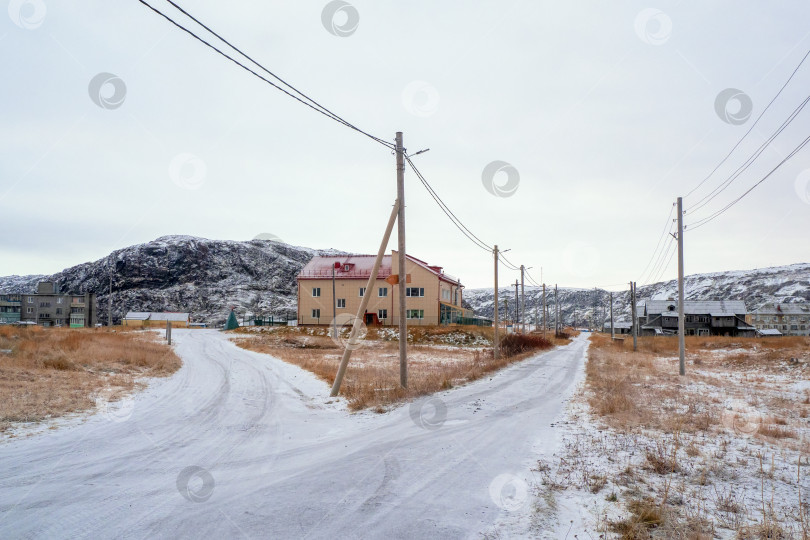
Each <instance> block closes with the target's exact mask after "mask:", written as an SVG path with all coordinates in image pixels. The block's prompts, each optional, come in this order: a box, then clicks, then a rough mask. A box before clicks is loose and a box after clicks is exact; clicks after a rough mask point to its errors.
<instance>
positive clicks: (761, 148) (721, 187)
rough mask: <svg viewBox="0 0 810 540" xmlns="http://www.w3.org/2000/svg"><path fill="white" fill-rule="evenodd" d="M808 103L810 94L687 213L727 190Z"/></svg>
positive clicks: (698, 208) (699, 207)
mask: <svg viewBox="0 0 810 540" xmlns="http://www.w3.org/2000/svg"><path fill="white" fill-rule="evenodd" d="M808 103H810V96H807V97H806V98H805V99H804V101H802V102H801V103H800V104H799V106H798V107H796V108H795V109H794V110H793V112H792V113H791V114H790V116H788V118H787V119H786V120H785V121H784V122H782V125H780V126H779V128H778V129H777V130H776V131H775V132H774V133H772V134H771V135H770V137H768V138H767V139H766V140H765V142H763V143H762V144H761V145H760V146H759V148H757V150H756V151H755V152H754V153H753V154H752V155H751V156H749V158H748V159H747V160H746V161H745V162H744V163H743V164H742V165H740V166H739V167H738V168H737V170H736V171H734V173H733V174H732V175H731V176H729V177H728V178H727V179H726V180H725V181H724V182H723V183H722V184H720V185H719V186H717V187H716V188H714V189H713V190H712V191H711V192H710V193H709V194H708V195H706V196H704V197H703V198H702V199H700V200H699V201H698V202H696V203H695V204H694V205H693V206H692V208H690V209H689V210H688V211H687V212H686V213H692V212H695V211H697V210H700V209H701V208H703V207H704V206H706V205H707V204H709V203H710V202H711V201H712V200H713V199H714V198H716V197H717V196H718V195H720V194H721V193H722V192H723V191H725V190H726V189H727V188H728V187H729V186H730V185H731V184H732V183H733V182H734V181H735V180H736V179H737V178H739V176H740V175H741V174H742V173H743V172H745V171H746V170H748V167H750V166H751V165H752V164H753V163H754V161H756V160H757V158H759V156H760V155H762V153H763V152H764V151H765V149H766V148H768V146H770V144H771V143H772V142H773V141H774V139H776V137H778V136H779V135H780V134H781V133H782V132H783V131H784V130H785V129H786V128H787V127H788V126H789V125H790V124H791V123H793V120H795V119H796V117H797V116H798V115H799V113H800V112H801V111H802V110H803V109H804V107H805V106H806V105H807V104H808Z"/></svg>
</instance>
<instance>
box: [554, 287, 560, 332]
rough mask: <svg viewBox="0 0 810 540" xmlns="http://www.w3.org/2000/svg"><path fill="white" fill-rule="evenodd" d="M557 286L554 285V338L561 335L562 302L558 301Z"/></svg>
mask: <svg viewBox="0 0 810 540" xmlns="http://www.w3.org/2000/svg"><path fill="white" fill-rule="evenodd" d="M557 298H558V297H557V284H556V283H555V284H554V336H559V335H560V302H559V301H558V300H557Z"/></svg>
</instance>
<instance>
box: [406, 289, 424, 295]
mask: <svg viewBox="0 0 810 540" xmlns="http://www.w3.org/2000/svg"><path fill="white" fill-rule="evenodd" d="M405 296H425V289H424V287H408V288H407V289H405Z"/></svg>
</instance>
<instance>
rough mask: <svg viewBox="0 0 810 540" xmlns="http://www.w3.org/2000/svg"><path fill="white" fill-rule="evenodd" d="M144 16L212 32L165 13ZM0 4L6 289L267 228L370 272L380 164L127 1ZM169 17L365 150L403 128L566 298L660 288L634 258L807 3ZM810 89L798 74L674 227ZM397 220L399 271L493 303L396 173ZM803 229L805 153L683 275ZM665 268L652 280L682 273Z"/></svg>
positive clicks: (759, 99)
mask: <svg viewBox="0 0 810 540" xmlns="http://www.w3.org/2000/svg"><path fill="white" fill-rule="evenodd" d="M149 1H150V3H152V4H153V5H154V6H156V7H158V8H159V9H161V10H164V11H165V12H166V13H168V14H170V15H171V16H172V17H175V18H176V19H177V20H179V21H182V22H183V24H186V25H188V26H189V27H190V28H193V29H194V30H195V31H199V32H200V33H201V35H206V34H205V32H204V30H201V29H200V28H199V27H197V26H196V25H194V23H192V22H190V21H188V20H187V19H184V17H183V15H182V14H180V13H179V12H178V11H176V10H175V9H174V8H173V7H171V6H170V5H169V4H168V3H166V2H165V0H149ZM5 2H6V3H7V4H9V6H8V16H5V15H2V16H0V63H1V64H0V67H1V68H2V73H3V78H2V85H0V111H2V125H3V129H2V131H0V137H2V141H0V231H2V232H1V233H0V238H2V240H1V241H0V275H9V274H29V273H52V272H56V271H59V270H61V269H63V268H65V267H68V266H72V265H74V264H78V263H82V262H85V261H90V260H96V259H98V258H101V257H103V256H105V255H106V254H108V253H109V252H110V251H112V250H113V249H117V248H121V247H125V246H128V245H132V244H137V243H142V242H147V241H149V240H152V239H155V238H157V237H159V236H163V235H168V234H186V235H195V236H201V237H206V238H212V239H232V240H249V239H251V238H253V237H255V236H256V235H258V234H260V233H270V234H274V235H276V236H278V237H279V238H281V239H283V240H284V241H286V242H287V243H290V244H295V245H301V246H308V247H313V248H336V249H341V250H346V251H352V252H361V253H374V252H375V251H376V249H377V247H378V245H379V241H380V238H381V235H382V230H383V227H384V225H385V222H386V220H387V216H388V214H389V212H390V207H391V204H392V203H393V200H394V198H395V196H396V178H395V162H394V156H393V155H392V154H391V152H390V151H389V150H388V149H386V148H384V147H383V146H381V145H379V144H377V143H376V142H374V141H372V140H370V139H368V138H366V137H364V136H362V135H359V134H357V133H355V132H353V131H351V130H349V129H347V128H345V127H344V126H341V125H339V124H337V123H336V122H334V121H332V120H329V119H327V118H325V117H324V116H322V115H320V114H317V113H315V112H313V111H312V110H311V109H309V108H307V107H305V106H303V105H301V104H300V103H298V102H296V101H294V100H292V99H290V98H289V97H287V96H285V95H284V94H282V93H280V92H279V91H277V90H275V89H274V88H272V87H270V86H269V85H267V84H266V83H264V82H262V81H260V80H258V79H256V78H255V77H253V76H252V75H250V74H249V73H247V72H245V71H244V70H242V69H240V68H238V67H237V66H235V65H233V64H231V63H230V62H229V61H227V60H225V59H223V58H222V57H220V56H218V55H217V54H215V53H214V52H213V51H211V50H210V49H208V48H206V47H205V46H203V45H202V44H200V43H199V42H197V41H195V40H194V39H193V38H191V37H189V36H188V35H186V34H184V33H183V32H181V31H179V30H178V29H177V28H175V27H173V26H171V25H170V24H169V23H168V22H167V21H165V20H164V19H162V18H160V17H159V16H157V15H156V14H154V13H153V12H152V11H150V10H148V9H147V8H146V7H145V6H143V5H142V4H141V3H139V2H138V1H136V0H126V1H125V0H103V1H102V0H97V1H91V0H83V1H69V0H59V1H56V0H41V1H40V0H37V1H19V0H14V1H12V2H10V3H9V2H8V0H5ZM179 3H180V4H181V5H182V6H184V7H186V8H187V9H188V10H189V11H190V12H192V13H193V14H194V15H195V16H197V17H198V18H200V19H201V20H202V21H203V22H206V23H207V24H209V25H210V26H211V27H212V28H214V29H216V30H217V31H219V32H220V33H221V34H223V35H224V36H225V37H227V38H228V39H230V40H231V41H233V42H234V43H235V44H236V45H238V46H239V47H241V48H242V49H243V50H245V51H246V52H249V54H251V55H252V56H253V57H254V58H255V59H257V60H259V61H260V62H262V63H263V64H264V65H265V66H266V67H267V68H268V69H270V70H271V71H274V72H275V73H276V74H278V75H279V76H281V77H283V78H285V79H286V80H287V81H288V82H291V83H292V84H294V85H296V86H297V87H298V88H300V89H301V90H303V91H305V92H306V93H308V94H309V95H310V96H312V97H313V98H315V99H316V100H318V101H319V102H321V103H322V104H324V105H326V106H328V107H329V108H330V109H332V110H333V111H335V112H337V113H339V114H340V115H342V116H344V117H345V118H346V119H348V120H349V121H350V122H352V123H354V124H356V125H357V126H359V127H361V128H362V129H364V130H366V131H368V132H370V133H372V134H374V135H376V136H378V137H381V138H384V139H387V140H393V138H394V133H395V132H396V131H403V132H404V137H405V146H406V147H407V149H408V151H409V152H410V153H414V152H416V151H418V150H421V149H423V148H430V151H429V152H427V153H425V154H421V155H419V156H417V157H415V158H414V160H415V163H416V164H417V166H418V167H419V168H420V170H421V171H422V173H423V174H424V175H425V176H426V178H427V179H428V181H429V182H430V183H431V184H432V186H433V188H434V189H435V190H436V191H437V193H438V194H439V195H440V196H441V197H442V198H443V199H444V200H445V202H446V203H447V204H448V205H449V206H450V208H451V209H452V210H453V212H455V213H456V215H458V217H459V218H460V219H461V220H462V221H463V222H464V223H465V224H466V225H467V226H468V227H469V228H470V229H471V230H472V231H473V232H474V233H475V234H476V235H478V236H479V237H480V238H481V239H482V240H484V241H485V242H486V243H487V244H498V245H499V246H500V247H501V248H502V249H510V250H511V251H509V252H507V253H506V256H507V257H508V258H509V259H510V260H511V261H512V262H514V263H516V264H525V265H526V266H531V267H533V268H532V269H531V270H530V272H531V275H532V276H533V277H534V278H535V279H536V280H540V268H541V267H542V268H543V280H544V281H546V282H547V283H552V284H553V283H555V282H556V283H559V284H561V285H567V286H581V287H593V286H602V287H606V288H610V289H617V288H622V287H623V285H622V284H624V283H626V282H627V281H629V280H631V279H635V280H638V281H639V284H642V283H643V282H644V281H646V280H648V279H651V278H652V277H655V276H651V277H650V276H648V275H649V274H652V272H650V271H649V266H652V265H648V262H649V261H650V259H651V258H652V256H653V254H654V250H655V248H656V242H657V241H658V240H659V238H660V237H661V235H662V232H663V231H664V229H665V227H666V225H667V223H666V220H667V216H668V213H669V212H670V210H671V209H672V203H673V202H674V201H675V198H676V197H677V196H679V195H681V196H686V194H687V193H688V192H690V191H692V190H693V188H695V186H697V185H698V184H699V182H700V181H701V180H703V179H704V178H705V177H706V175H707V174H708V173H709V172H711V170H712V169H713V168H714V167H715V166H716V165H717V164H718V163H719V162H720V160H721V159H722V158H723V157H724V156H725V155H726V153H727V152H728V151H729V150H730V149H731V147H732V146H733V145H734V144H735V143H736V142H737V141H738V140H739V139H740V137H742V135H743V134H744V133H745V132H746V131H747V130H748V129H749V128H751V126H752V125H753V123H754V121H755V120H756V118H757V117H758V116H759V114H760V113H762V111H763V109H764V108H765V106H766V105H767V104H768V102H769V101H770V100H771V99H772V98H773V96H774V95H776V93H777V92H778V91H779V89H780V87H781V86H782V85H783V84H784V83H785V81H786V80H787V78H788V77H789V76H790V74H791V72H792V71H793V70H794V69H795V68H796V66H797V65H798V64H799V62H800V61H801V59H802V57H803V56H804V55H805V54H806V53H807V51H808V49H810V30H809V29H808V27H807V21H808V20H810V4H808V3H806V2H778V3H775V2H759V1H745V2H741V1H723V2H720V1H718V2H714V1H713V2H659V3H657V4H650V3H648V2H633V1H628V2H604V1H590V2H584V1H582V2H559V1H557V2H545V1H544V2H540V1H504V0H501V1H497V2H495V1H492V2H474V1H469V0H468V1H463V2H462V1H460V0H458V1H444V2H435V1H409V2H385V1H380V0H376V1H371V0H352V1H351V4H346V3H343V4H334V3H327V2H326V1H321V0H318V1H296V2H293V1H288V2H270V1H244V0H231V1H228V2H213V1H209V2H202V1H196V2H192V1H190V0H180V1H179ZM330 10H331V11H330ZM330 12H335V13H334V17H331V16H330ZM355 23H356V24H355ZM206 38H207V39H208V38H210V36H208V35H206ZM105 73H107V74H110V75H101V76H100V77H98V75H99V74H105ZM809 87H810V60H808V61H807V63H806V64H805V65H803V66H802V68H801V69H800V70H799V71H798V72H797V73H796V75H795V77H794V79H793V81H792V82H791V83H790V84H789V85H788V86H787V87H786V89H785V90H784V92H783V93H782V95H781V96H780V97H779V98H778V99H777V100H776V102H775V103H774V104H773V105H772V106H771V108H770V109H769V110H768V111H767V112H766V113H765V115H764V116H763V117H762V119H761V120H760V121H759V123H758V124H757V125H756V127H755V128H754V129H753V130H752V131H751V134H750V135H749V136H748V137H747V138H746V139H745V141H744V142H743V143H742V144H741V145H740V147H739V148H738V150H737V151H736V152H735V153H734V154H732V156H731V158H729V160H728V161H727V162H726V163H725V164H724V165H723V166H721V167H720V168H719V170H718V171H717V173H715V175H714V176H712V177H711V178H710V179H709V180H708V181H706V182H705V183H704V184H703V185H702V186H701V187H700V188H698V189H697V190H696V191H694V192H693V193H692V194H691V195H690V196H689V197H687V198H686V199H685V207H686V208H687V210H688V209H690V207H692V206H693V205H694V204H695V203H697V202H698V201H700V199H701V198H703V197H704V196H705V195H707V194H709V193H710V192H711V191H712V190H713V189H715V188H716V187H717V186H719V185H720V184H721V183H722V182H723V181H724V180H726V179H727V178H728V177H729V175H730V174H731V173H733V172H734V170H735V169H737V168H738V167H739V166H740V165H741V164H742V163H743V162H744V161H745V160H746V159H747V158H748V157H749V156H750V155H751V154H752V153H753V152H754V151H755V150H756V149H757V147H759V146H760V145H761V144H762V143H763V141H765V139H766V138H767V137H768V136H769V135H770V134H771V133H772V132H773V131H774V130H775V129H776V128H777V127H778V126H779V125H780V124H781V123H782V122H783V121H784V120H785V119H786V118H787V117H788V115H789V114H790V112H791V111H793V109H794V108H795V107H797V106H798V105H799V103H800V102H801V101H802V100H803V99H804V98H805V97H806V93H807V88H809ZM727 89H733V90H730V91H727ZM732 95H733V96H736V97H731V98H729V99H726V97H727V96H732ZM718 96H719V97H718ZM808 119H810V111H805V112H803V113H801V115H800V116H799V117H798V118H797V119H796V121H795V122H793V124H791V125H790V126H789V127H788V128H787V129H786V130H785V131H784V132H783V133H782V134H781V135H779V136H778V137H777V138H776V140H775V141H774V142H773V143H772V144H771V145H770V147H768V149H766V150H765V151H764V152H763V153H762V155H761V156H760V158H759V159H758V160H757V161H756V162H755V164H754V165H752V166H751V167H750V168H749V169H748V170H746V171H745V172H744V173H743V174H741V175H740V176H739V178H737V179H736V180H735V181H734V182H733V183H732V184H731V185H730V186H729V188H728V189H726V190H725V191H723V192H722V193H720V194H719V195H718V196H717V197H716V198H715V199H714V200H712V201H711V202H709V203H708V204H707V205H705V206H704V207H703V208H700V209H698V210H695V211H694V212H691V213H687V215H686V216H685V222H686V223H687V224H689V223H695V222H697V221H698V220H699V219H700V218H702V217H706V216H709V215H711V214H712V213H713V212H714V211H716V210H719V209H721V208H722V207H724V206H725V205H726V204H727V203H729V202H730V201H732V200H733V199H735V198H736V197H737V196H739V195H740V194H741V193H742V192H744V191H745V190H747V189H748V188H750V187H751V186H752V185H753V184H754V183H755V182H756V181H758V180H759V179H761V178H762V176H763V175H764V174H766V173H767V172H768V171H769V170H770V169H772V168H773V167H774V166H775V165H776V164H777V163H778V162H779V161H781V160H782V159H783V158H784V157H785V156H787V155H788V154H789V153H790V151H791V150H792V149H793V148H794V147H796V146H797V145H798V144H799V143H800V142H801V140H803V139H804V138H805V137H806V136H807V135H808V133H807V126H808V125H810V124H808ZM496 161H500V162H503V163H505V164H508V165H510V166H511V167H512V168H513V173H512V174H513V177H512V179H511V182H513V183H511V184H510V183H509V182H510V180H509V178H508V176H507V174H506V172H501V173H498V174H497V175H495V177H494V179H493V182H494V185H493V184H492V183H490V186H489V187H490V189H489V190H488V189H486V187H487V186H485V185H484V184H485V179H486V178H485V169H486V168H487V166H488V165H489V164H490V163H492V162H496ZM515 174H516V176H515ZM515 181H516V182H517V184H516V185H517V188H516V189H515V190H511V188H512V187H513V186H514V185H515V184H514V182H515ZM406 202H407V217H406V224H407V229H408V237H407V240H408V251H409V252H410V253H411V254H412V255H414V256H416V257H419V258H421V259H424V260H427V261H429V262H430V263H431V264H438V265H441V266H444V267H445V270H446V271H447V272H449V273H451V274H453V275H456V276H458V277H460V278H461V280H462V282H463V283H465V284H466V285H467V286H468V287H481V286H489V285H491V283H492V257H491V255H490V254H488V253H487V252H485V251H484V250H482V249H480V248H479V247H476V246H475V245H474V244H473V243H472V242H470V241H469V240H467V239H466V238H465V237H464V236H462V235H461V234H460V233H459V232H458V231H457V230H456V229H455V228H454V227H453V225H452V224H451V223H450V221H449V220H448V219H447V218H446V217H445V215H444V214H442V213H441V211H440V210H439V208H438V206H437V205H436V204H435V203H434V202H433V200H432V199H431V198H430V197H429V195H428V194H427V192H426V191H425V189H424V188H423V187H422V186H421V184H419V182H418V180H417V179H416V177H415V176H414V174H413V173H412V172H411V171H410V170H408V171H407V173H406ZM672 216H673V217H674V213H673V214H672ZM687 231H688V229H687ZM808 231H810V148H807V149H805V150H804V151H802V152H800V153H798V154H797V155H796V156H795V157H794V158H793V159H792V160H790V161H788V162H787V163H786V164H785V165H784V166H782V168H780V169H779V170H778V171H777V172H776V173H774V174H773V175H772V176H771V177H770V178H769V179H768V180H766V181H765V182H764V183H763V184H762V185H761V186H759V187H758V188H757V189H756V190H754V191H753V192H751V194H749V195H748V196H747V197H746V198H745V199H743V200H742V201H741V202H740V203H739V204H737V205H736V206H734V207H733V208H731V209H729V210H728V211H727V212H725V213H724V214H723V215H722V216H720V217H718V218H717V219H716V220H714V221H712V222H711V223H708V224H707V225H705V226H703V227H701V228H699V229H696V230H695V231H694V232H692V233H689V232H687V233H686V235H685V241H686V256H685V261H686V272H687V273H689V274H691V273H698V272H708V271H720V270H731V269H745V268H755V267H764V266H774V265H782V264H790V263H795V262H806V261H808V260H810V242H808ZM667 242H669V240H668V241H667ZM395 246H396V240H395V238H394V239H392V242H391V244H390V246H389V247H395ZM675 263H676V261H675V259H674V258H673V259H671V260H670V263H669V265H668V266H667V267H666V268H662V271H661V272H660V275H661V278H662V279H671V278H674V277H675V276H676V264H675ZM645 265H648V270H647V272H645V271H644V270H645ZM655 274H659V272H655ZM501 277H502V279H501V283H502V284H503V285H506V284H508V283H509V282H510V281H514V279H515V277H516V274H515V272H510V271H507V270H506V269H502V272H501Z"/></svg>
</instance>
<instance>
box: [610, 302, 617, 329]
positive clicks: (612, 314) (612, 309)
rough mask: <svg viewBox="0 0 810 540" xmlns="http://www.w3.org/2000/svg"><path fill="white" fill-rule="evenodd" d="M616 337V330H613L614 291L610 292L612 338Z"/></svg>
mask: <svg viewBox="0 0 810 540" xmlns="http://www.w3.org/2000/svg"><path fill="white" fill-rule="evenodd" d="M615 337H616V332H615V331H614V330H613V293H610V339H614V338H615Z"/></svg>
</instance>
